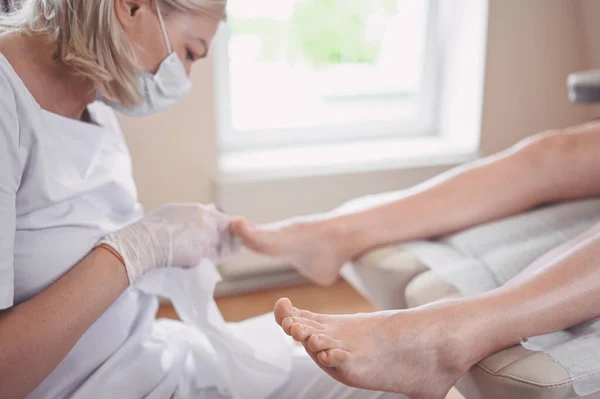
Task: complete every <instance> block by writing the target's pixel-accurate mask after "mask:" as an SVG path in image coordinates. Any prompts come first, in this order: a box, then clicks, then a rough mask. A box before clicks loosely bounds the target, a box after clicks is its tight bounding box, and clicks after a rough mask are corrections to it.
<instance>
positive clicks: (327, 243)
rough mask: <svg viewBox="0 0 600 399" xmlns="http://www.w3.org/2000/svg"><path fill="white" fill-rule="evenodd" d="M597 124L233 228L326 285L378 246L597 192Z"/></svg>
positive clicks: (599, 166) (256, 247)
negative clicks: (390, 195)
mask: <svg viewBox="0 0 600 399" xmlns="http://www.w3.org/2000/svg"><path fill="white" fill-rule="evenodd" d="M599 127H600V125H599V124H588V125H583V126H579V127H575V128H572V129H571V130H568V131H565V132H561V133H552V134H544V135H539V136H536V137H535V138H533V139H530V140H528V141H526V142H524V143H521V144H519V145H517V146H515V147H513V148H511V149H509V150H507V151H504V152H502V153H500V154H497V155H495V156H492V157H488V158H485V159H483V160H481V161H478V162H475V163H472V164H469V165H466V166H462V167H459V168H456V169H453V170H451V171H449V172H447V173H444V174H442V175H441V176H439V177H437V178H435V179H432V180H431V181H429V182H426V183H425V184H422V185H419V186H417V187H414V188H413V189H412V190H407V192H406V195H405V196H404V197H403V198H401V199H400V200H398V201H396V202H393V203H390V204H387V205H383V206H380V207H376V208H373V209H369V210H366V211H363V212H358V213H355V214H351V215H346V216H338V217H333V218H330V217H327V215H324V217H323V218H322V220H318V221H302V220H301V219H300V220H299V221H298V220H294V221H290V222H289V223H279V224H277V225H271V226H259V227H254V226H252V225H251V224H249V223H248V222H247V221H246V220H244V219H241V220H239V221H237V222H236V223H234V227H233V230H234V232H235V234H237V235H238V236H239V237H240V238H241V239H242V240H243V241H244V243H245V245H246V246H247V247H248V248H250V249H252V250H254V251H256V252H259V253H261V254H265V255H270V256H275V257H280V258H282V259H284V260H285V261H287V262H289V263H291V264H292V265H294V266H296V267H297V268H298V270H299V271H300V272H301V273H303V274H304V275H305V276H307V277H309V278H310V279H312V280H313V281H315V282H316V283H319V284H323V285H327V284H330V283H332V282H334V281H335V280H336V278H337V276H338V271H339V268H340V266H341V265H342V264H343V263H344V262H345V261H347V260H350V259H353V258H355V257H357V256H358V255H360V254H362V253H364V252H365V251H368V250H370V249H372V248H375V247H378V246H382V245H386V244H389V243H394V242H398V241H404V240H410V239H419V238H428V237H436V236H440V235H444V234H449V233H452V232H455V231H459V230H461V229H464V228H467V227H470V226H474V225H477V224H481V223H485V222H489V221H492V220H496V219H499V218H502V217H506V216H510V215H514V214H517V213H520V212H523V211H525V210H527V209H530V208H533V207H535V206H537V205H540V204H542V203H546V202H551V201H559V200H568V199H576V198H583V197H586V196H593V195H600V184H598V179H597V171H598V170H600V157H598V156H597V154H598V153H599V152H600V128H599ZM573 176H577V177H578V178H577V179H573V178H572V177H573ZM458 210H460V211H458Z"/></svg>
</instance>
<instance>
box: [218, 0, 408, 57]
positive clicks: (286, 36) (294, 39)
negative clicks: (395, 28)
mask: <svg viewBox="0 0 600 399" xmlns="http://www.w3.org/2000/svg"><path fill="white" fill-rule="evenodd" d="M240 1H245V0H240ZM396 4H397V0H297V1H296V5H295V12H294V15H293V16H292V19H291V21H289V22H282V21H274V20H271V19H268V18H251V19H237V20H235V19H234V20H232V21H231V24H230V27H231V33H232V35H237V34H251V35H256V36H258V37H259V38H260V42H261V54H260V57H261V59H262V60H263V61H272V60H276V59H281V58H283V59H287V60H288V61H294V60H298V59H299V58H301V59H303V60H304V61H305V62H309V63H310V64H312V65H313V67H316V68H322V67H327V66H331V65H336V64H342V63H373V62H375V61H376V59H377V56H378V54H379V52H380V47H381V41H380V40H377V39H378V38H376V40H372V38H370V37H369V31H368V29H369V27H368V17H369V16H371V15H373V14H375V13H377V14H379V15H382V16H386V15H393V14H394V13H395V12H396ZM379 39H380V38H379ZM284 41H285V42H284ZM290 41H291V43H290Z"/></svg>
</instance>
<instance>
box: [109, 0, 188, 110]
mask: <svg viewBox="0 0 600 399" xmlns="http://www.w3.org/2000/svg"><path fill="white" fill-rule="evenodd" d="M156 12H157V13H158V20H159V21H160V28H161V29H162V32H163V36H164V39H165V43H166V45H167V51H168V53H169V55H168V56H167V58H165V59H164V60H163V61H162V62H161V64H160V66H159V67H158V71H157V72H156V73H155V74H154V75H153V74H151V73H140V74H139V75H138V87H139V90H140V93H141V94H142V102H141V103H140V104H138V105H136V106H133V107H126V106H124V105H122V104H120V103H118V102H113V101H105V100H103V101H104V102H105V103H106V104H108V105H109V106H111V107H112V108H113V109H114V110H115V111H117V112H119V113H121V114H123V115H126V116H134V117H137V116H148V115H152V114H155V113H158V112H161V111H164V110H165V109H167V108H169V107H170V106H172V105H175V104H177V103H178V102H179V101H180V100H181V99H182V98H183V97H185V95H186V94H188V93H189V92H190V90H191V89H192V81H191V80H190V78H188V76H187V74H186V72H185V66H184V65H183V62H181V60H180V59H179V57H178V56H177V53H175V52H173V50H172V48H171V41H170V40H169V35H168V34H167V29H166V28H165V23H164V21H163V17H162V13H161V12H160V9H159V8H158V4H157V5H156Z"/></svg>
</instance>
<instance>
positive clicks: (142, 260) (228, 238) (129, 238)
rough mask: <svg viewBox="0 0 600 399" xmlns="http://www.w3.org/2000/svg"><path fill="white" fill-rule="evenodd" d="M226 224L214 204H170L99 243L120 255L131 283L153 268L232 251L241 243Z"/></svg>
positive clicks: (189, 264) (215, 258) (184, 265)
mask: <svg viewBox="0 0 600 399" xmlns="http://www.w3.org/2000/svg"><path fill="white" fill-rule="evenodd" d="M229 224H230V220H229V219H228V218H227V217H226V216H225V215H224V214H223V213H221V212H219V211H218V210H217V209H216V208H215V207H214V205H209V206H204V205H199V204H170V205H166V206H163V207H162V208H160V209H158V210H156V211H154V212H152V213H150V214H148V215H147V216H146V217H145V218H143V219H141V220H140V221H138V222H136V223H133V224H131V225H129V226H127V227H125V228H123V229H121V230H119V231H116V232H114V233H111V234H109V235H107V236H106V237H104V238H103V239H102V240H101V241H100V242H99V243H98V245H102V244H105V245H108V246H109V247H111V248H112V249H114V250H115V251H116V252H117V253H118V254H119V255H121V257H122V258H123V261H124V263H125V268H126V270H127V277H128V278H129V283H130V284H133V283H135V281H136V280H137V279H138V278H139V277H140V276H142V275H143V274H145V273H146V272H147V271H149V270H152V269H155V268H159V267H172V266H174V267H182V268H191V267H194V266H196V265H198V264H199V263H200V261H202V260H203V259H208V260H211V261H212V262H215V263H216V262H218V261H220V260H221V259H222V258H223V257H226V256H229V255H231V254H233V253H235V252H236V251H237V250H239V248H240V247H241V243H240V242H239V240H238V239H237V238H235V237H234V236H233V235H232V234H231V232H230V230H229Z"/></svg>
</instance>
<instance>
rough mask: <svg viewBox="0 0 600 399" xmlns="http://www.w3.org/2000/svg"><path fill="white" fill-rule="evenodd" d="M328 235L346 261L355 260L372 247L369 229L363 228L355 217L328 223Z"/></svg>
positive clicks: (331, 220) (339, 218)
mask: <svg viewBox="0 0 600 399" xmlns="http://www.w3.org/2000/svg"><path fill="white" fill-rule="evenodd" d="M327 223H328V225H327V227H326V228H327V232H328V233H327V234H328V239H329V240H330V242H333V243H335V245H336V247H337V248H338V252H339V253H340V256H341V257H342V258H343V259H344V261H348V260H351V259H355V258H357V257H358V256H360V255H362V254H363V253H365V252H366V251H368V250H369V249H371V248H372V247H371V246H370V240H369V234H368V233H369V232H368V228H366V227H364V226H361V225H360V223H359V221H358V220H357V218H356V217H355V215H344V216H338V217H335V218H332V219H330V220H328V221H327Z"/></svg>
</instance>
